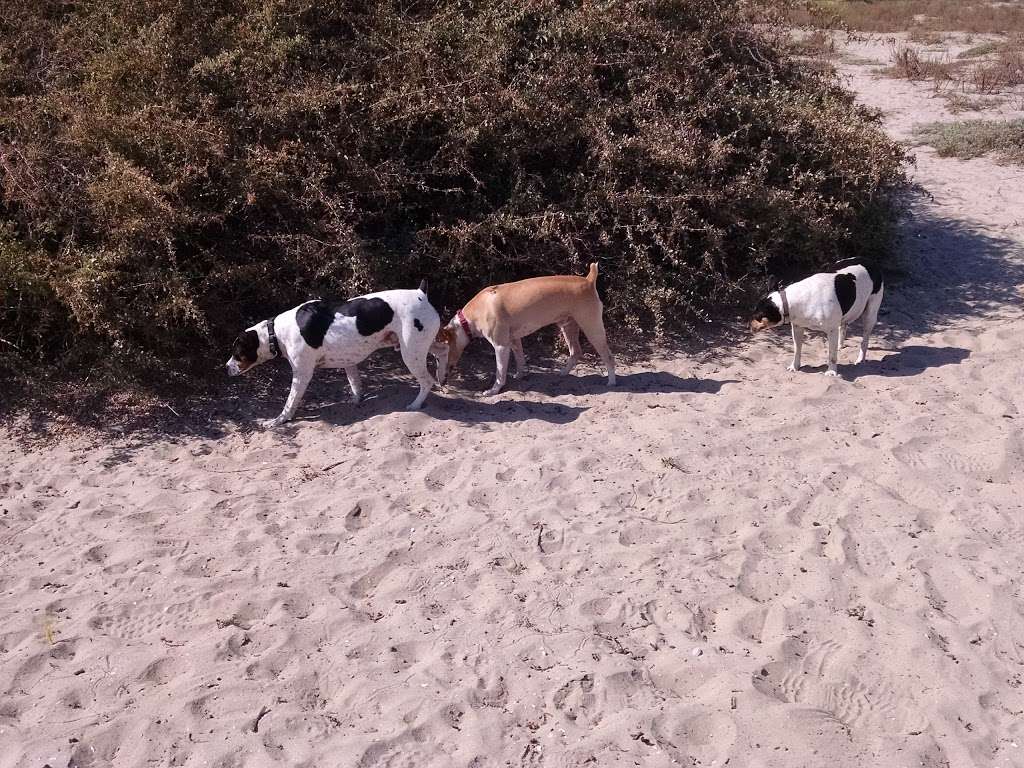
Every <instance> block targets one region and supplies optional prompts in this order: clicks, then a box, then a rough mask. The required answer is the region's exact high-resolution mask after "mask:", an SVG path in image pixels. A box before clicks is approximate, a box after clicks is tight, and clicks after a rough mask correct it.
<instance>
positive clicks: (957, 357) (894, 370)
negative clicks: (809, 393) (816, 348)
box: [801, 344, 971, 381]
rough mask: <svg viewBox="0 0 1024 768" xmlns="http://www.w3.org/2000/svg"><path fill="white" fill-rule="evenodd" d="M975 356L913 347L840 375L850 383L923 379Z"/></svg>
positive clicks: (957, 349)
mask: <svg viewBox="0 0 1024 768" xmlns="http://www.w3.org/2000/svg"><path fill="white" fill-rule="evenodd" d="M970 356H971V353H970V350H967V349H964V348H963V347H927V346H923V345H916V344H910V345H907V346H905V347H900V349H898V350H897V351H895V352H891V353H890V354H887V355H886V356H885V357H883V358H882V359H881V360H872V359H870V358H869V359H867V360H865V361H864V362H863V363H860V364H859V365H854V364H848V365H843V364H841V363H840V365H839V375H840V376H841V377H842V378H844V379H846V380H847V381H856V380H857V379H861V378H864V377H866V376H886V377H891V378H899V377H904V376H919V375H920V374H922V373H924V372H925V371H927V370H928V369H929V368H942V367H943V366H946V365H960V363H962V362H963V361H964V360H966V359H967V358H968V357H970ZM826 368H827V366H824V365H819V366H815V367H813V368H812V367H808V366H803V367H802V369H801V370H803V371H808V372H816V371H824V370H826Z"/></svg>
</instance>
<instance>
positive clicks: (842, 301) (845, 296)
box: [836, 272, 857, 315]
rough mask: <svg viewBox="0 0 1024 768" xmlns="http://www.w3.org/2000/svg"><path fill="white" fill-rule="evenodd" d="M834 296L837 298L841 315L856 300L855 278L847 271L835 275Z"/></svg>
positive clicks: (848, 309) (847, 310)
mask: <svg viewBox="0 0 1024 768" xmlns="http://www.w3.org/2000/svg"><path fill="white" fill-rule="evenodd" d="M836 298H837V299H839V308H840V309H841V310H843V315H845V314H846V313H847V312H849V311H850V307H852V306H853V305H854V302H856V301H857V278H855V277H854V276H853V275H851V274H850V273H849V272H843V273H841V274H838V275H836Z"/></svg>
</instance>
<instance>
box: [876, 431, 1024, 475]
mask: <svg viewBox="0 0 1024 768" xmlns="http://www.w3.org/2000/svg"><path fill="white" fill-rule="evenodd" d="M1011 453H1014V451H1011V448H1010V446H1009V444H1008V441H1006V440H1001V441H986V442H982V443H970V442H965V441H964V440H963V439H962V437H961V436H957V437H956V438H954V437H953V436H950V437H948V438H945V439H936V438H930V437H915V438H912V439H910V440H908V441H907V442H905V443H903V444H902V445H900V446H897V447H896V448H894V449H893V455H894V456H895V457H896V458H897V459H898V460H900V461H902V462H903V463H904V464H906V465H907V466H909V467H911V468H913V469H916V470H919V471H921V472H927V473H929V474H930V475H939V476H946V477H948V473H949V472H950V471H952V472H954V473H956V474H959V475H961V476H963V477H968V478H971V479H973V480H979V481H981V482H988V481H991V482H995V483H1005V482H1007V481H1008V479H1009V464H1010V459H1011Z"/></svg>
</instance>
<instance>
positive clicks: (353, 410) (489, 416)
mask: <svg viewBox="0 0 1024 768" xmlns="http://www.w3.org/2000/svg"><path fill="white" fill-rule="evenodd" d="M737 382H738V380H737V379H726V380H723V381H719V380H717V379H695V378H689V379H683V378H680V377H678V376H675V375H673V374H671V373H664V372H659V371H648V372H641V373H632V374H626V375H622V376H619V377H618V378H617V381H616V385H615V386H614V387H608V385H607V379H606V377H604V376H601V375H598V374H590V375H583V376H576V375H574V374H568V375H562V374H560V373H549V372H542V371H536V372H532V373H530V374H529V375H528V376H527V377H526V378H525V379H523V380H519V379H510V380H509V382H508V385H507V386H506V388H505V389H504V390H502V391H501V392H500V393H499V394H497V395H493V396H490V397H483V396H482V392H481V391H474V390H472V389H468V388H465V387H463V386H461V385H462V384H463V383H464V382H462V381H461V380H460V382H459V383H458V384H456V383H455V382H451V383H450V384H449V386H446V387H443V388H441V389H436V390H434V391H433V392H432V393H431V394H430V396H429V397H428V398H427V401H426V403H425V404H424V407H423V409H422V410H421V411H420V412H421V413H423V414H424V415H425V416H427V417H429V418H432V419H437V420H439V421H459V422H464V423H471V424H482V423H494V424H503V423H512V422H521V421H530V420H533V419H536V420H539V421H543V422H546V423H548V424H570V423H572V422H574V421H576V419H578V418H579V417H580V414H582V413H584V412H585V411H586V410H587V408H588V407H589V406H580V405H569V404H567V403H561V402H537V401H535V400H522V399H519V398H518V397H517V393H519V392H529V393H532V394H539V395H543V396H546V397H551V398H558V397H560V396H582V395H600V396H602V397H605V396H607V397H615V396H616V395H621V394H644V393H647V394H651V393H656V394H672V393H682V394H685V393H690V394H716V393H717V392H719V390H721V388H722V387H723V386H724V385H726V384H733V383H737ZM338 385H339V386H340V382H338ZM413 394H415V389H414V388H413V387H405V386H403V385H402V384H400V383H398V382H396V381H391V382H388V383H387V384H385V385H384V386H383V387H382V388H381V389H378V390H377V391H376V392H374V391H372V390H371V392H370V394H369V396H368V397H367V398H366V399H365V400H364V401H363V402H362V403H360V404H359V405H353V404H352V403H351V401H349V400H348V399H347V398H345V399H342V400H337V401H335V402H329V403H326V404H322V405H319V406H318V405H316V404H315V402H316V400H315V399H314V400H313V402H311V403H309V404H308V405H306V406H305V407H304V408H301V409H300V412H299V415H298V416H296V417H295V419H293V420H292V421H291V422H289V424H292V425H294V424H296V423H301V422H304V421H307V422H308V421H323V422H326V423H328V424H331V425H333V426H348V425H351V424H354V423H356V422H361V421H366V420H367V419H370V418H373V417H375V416H381V415H385V414H388V413H392V412H395V411H400V410H402V409H403V408H404V406H405V405H406V404H407V403H408V400H409V398H410V397H412V396H413ZM271 410H272V408H268V409H266V413H267V415H270V413H271ZM283 428H284V429H287V425H284V427H283Z"/></svg>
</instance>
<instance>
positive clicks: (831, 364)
mask: <svg viewBox="0 0 1024 768" xmlns="http://www.w3.org/2000/svg"><path fill="white" fill-rule="evenodd" d="M838 363H839V329H838V328H832V329H831V330H829V332H828V370H827V371H825V375H826V376H838V375H839V371H837V370H836V366H837V365H838Z"/></svg>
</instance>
